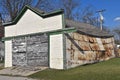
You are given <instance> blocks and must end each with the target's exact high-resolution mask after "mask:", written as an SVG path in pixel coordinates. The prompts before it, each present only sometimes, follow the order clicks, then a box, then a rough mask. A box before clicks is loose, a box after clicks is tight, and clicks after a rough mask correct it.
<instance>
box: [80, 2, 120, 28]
mask: <svg viewBox="0 0 120 80" xmlns="http://www.w3.org/2000/svg"><path fill="white" fill-rule="evenodd" d="M78 1H79V0H78ZM81 4H82V5H83V6H86V5H92V6H93V7H94V8H95V9H96V10H102V9H106V11H104V12H103V16H104V22H105V23H104V25H105V26H108V27H109V28H114V27H116V26H118V25H120V0H81ZM96 14H97V13H96Z"/></svg>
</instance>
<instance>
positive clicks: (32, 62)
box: [12, 34, 48, 66]
mask: <svg viewBox="0 0 120 80" xmlns="http://www.w3.org/2000/svg"><path fill="white" fill-rule="evenodd" d="M12 44H13V45H12V48H13V51H12V52H13V55H12V58H13V59H12V60H13V61H12V62H13V65H15V66H48V36H47V35H46V34H40V35H34V36H27V37H21V38H15V39H13V40H12Z"/></svg>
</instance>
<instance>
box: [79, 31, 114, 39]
mask: <svg viewBox="0 0 120 80" xmlns="http://www.w3.org/2000/svg"><path fill="white" fill-rule="evenodd" d="M77 33H80V34H83V35H88V36H91V37H98V38H110V37H114V35H112V34H111V35H109V36H97V35H93V34H89V33H85V32H82V31H80V30H77Z"/></svg>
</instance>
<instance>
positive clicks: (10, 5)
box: [0, 0, 45, 21]
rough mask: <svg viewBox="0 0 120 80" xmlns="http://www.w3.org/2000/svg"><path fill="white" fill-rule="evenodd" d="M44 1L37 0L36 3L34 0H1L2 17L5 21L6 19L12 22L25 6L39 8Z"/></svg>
mask: <svg viewBox="0 0 120 80" xmlns="http://www.w3.org/2000/svg"><path fill="white" fill-rule="evenodd" d="M43 1H45V0H36V1H34V0H1V1H0V7H1V8H2V13H1V14H2V16H4V19H6V20H7V21H12V20H13V19H14V18H15V17H16V16H17V15H18V13H19V12H20V10H21V9H22V8H23V7H24V6H25V5H31V6H34V7H38V6H40V5H41V3H42V2H43ZM6 16H7V17H6ZM7 18H8V19H7ZM6 20H5V21H6Z"/></svg>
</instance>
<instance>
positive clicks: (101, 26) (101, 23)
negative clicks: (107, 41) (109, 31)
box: [96, 9, 106, 31]
mask: <svg viewBox="0 0 120 80" xmlns="http://www.w3.org/2000/svg"><path fill="white" fill-rule="evenodd" d="M104 11H106V10H105V9H103V10H98V11H96V12H97V13H99V16H100V29H101V31H102V29H103V20H104V17H103V16H102V12H104Z"/></svg>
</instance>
